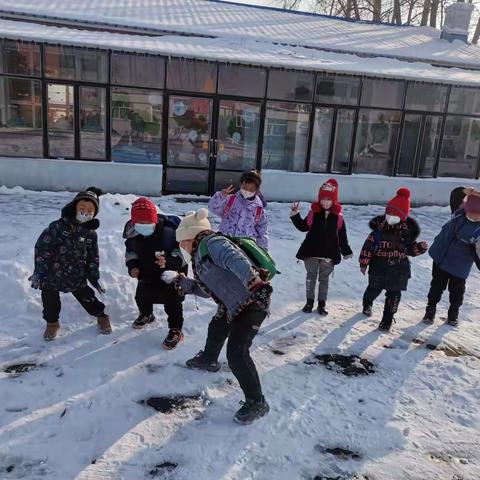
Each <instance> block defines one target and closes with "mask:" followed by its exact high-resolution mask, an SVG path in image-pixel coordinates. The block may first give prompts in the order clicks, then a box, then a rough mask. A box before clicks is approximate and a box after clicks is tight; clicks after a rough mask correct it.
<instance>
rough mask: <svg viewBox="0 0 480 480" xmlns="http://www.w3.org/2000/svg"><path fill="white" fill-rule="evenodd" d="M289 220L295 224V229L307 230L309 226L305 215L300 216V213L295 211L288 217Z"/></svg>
mask: <svg viewBox="0 0 480 480" xmlns="http://www.w3.org/2000/svg"><path fill="white" fill-rule="evenodd" d="M290 220H291V221H292V223H293V224H294V225H295V227H296V229H297V230H300V231H301V232H308V230H309V228H308V223H307V217H305V218H302V217H301V215H300V213H297V214H296V215H294V216H293V217H290Z"/></svg>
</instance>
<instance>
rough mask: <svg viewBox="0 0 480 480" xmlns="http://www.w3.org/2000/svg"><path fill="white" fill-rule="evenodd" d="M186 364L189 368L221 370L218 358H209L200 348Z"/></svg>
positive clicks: (208, 370)
mask: <svg viewBox="0 0 480 480" xmlns="http://www.w3.org/2000/svg"><path fill="white" fill-rule="evenodd" d="M185 365H186V366H187V367H188V368H195V369H197V370H206V371H207V372H218V371H219V370H220V363H218V361H217V360H208V359H207V358H205V356H204V354H203V350H200V351H199V352H198V353H197V354H196V355H195V356H194V357H193V358H191V359H190V360H187V361H186V362H185Z"/></svg>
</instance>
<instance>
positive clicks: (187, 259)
mask: <svg viewBox="0 0 480 480" xmlns="http://www.w3.org/2000/svg"><path fill="white" fill-rule="evenodd" d="M180 252H181V253H182V257H183V259H184V260H185V263H187V264H188V263H190V262H191V261H192V256H191V255H190V254H189V253H188V252H187V251H186V250H185V249H184V248H182V247H180Z"/></svg>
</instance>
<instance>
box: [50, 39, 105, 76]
mask: <svg viewBox="0 0 480 480" xmlns="http://www.w3.org/2000/svg"><path fill="white" fill-rule="evenodd" d="M107 65H108V55H107V53H106V52H100V51H97V50H87V49H82V48H71V47H52V46H46V47H45V75H46V76H47V77H50V78H58V79H65V80H80V81H84V82H103V83H105V82H106V81H107V79H108V75H107V73H108V72H107Z"/></svg>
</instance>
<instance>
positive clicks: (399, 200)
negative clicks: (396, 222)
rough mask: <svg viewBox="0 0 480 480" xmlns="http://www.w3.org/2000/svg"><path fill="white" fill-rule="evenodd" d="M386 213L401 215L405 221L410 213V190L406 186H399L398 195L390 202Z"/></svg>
mask: <svg viewBox="0 0 480 480" xmlns="http://www.w3.org/2000/svg"><path fill="white" fill-rule="evenodd" d="M385 213H386V214H387V215H392V216H395V217H400V218H401V219H402V222H404V221H405V220H406V219H407V217H408V216H409V215H410V190H409V189H408V188H404V187H403V188H399V189H398V190H397V195H396V196H395V197H393V198H392V199H391V200H390V201H389V202H388V204H387V207H386V208H385Z"/></svg>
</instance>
